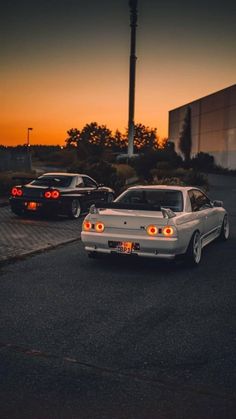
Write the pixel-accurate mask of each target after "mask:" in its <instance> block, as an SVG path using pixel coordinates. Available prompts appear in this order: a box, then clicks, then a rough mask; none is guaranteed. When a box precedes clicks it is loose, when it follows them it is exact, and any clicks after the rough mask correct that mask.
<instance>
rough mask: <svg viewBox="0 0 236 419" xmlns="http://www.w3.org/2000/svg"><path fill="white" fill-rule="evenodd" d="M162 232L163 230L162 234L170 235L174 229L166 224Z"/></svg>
mask: <svg viewBox="0 0 236 419" xmlns="http://www.w3.org/2000/svg"><path fill="white" fill-rule="evenodd" d="M162 232H163V234H164V236H166V237H170V236H173V234H174V229H173V228H172V227H169V226H167V227H165V228H163V230H162Z"/></svg>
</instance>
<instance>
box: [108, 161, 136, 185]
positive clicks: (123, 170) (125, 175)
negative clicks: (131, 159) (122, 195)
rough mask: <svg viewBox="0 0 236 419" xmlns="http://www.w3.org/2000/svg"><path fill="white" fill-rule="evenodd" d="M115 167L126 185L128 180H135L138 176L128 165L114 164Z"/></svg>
mask: <svg viewBox="0 0 236 419" xmlns="http://www.w3.org/2000/svg"><path fill="white" fill-rule="evenodd" d="M113 167H115V169H116V171H117V175H118V177H119V178H120V179H121V180H122V181H123V182H124V183H126V182H127V180H129V179H132V178H135V177H136V176H137V174H136V171H135V170H134V168H133V167H131V166H129V165H128V164H113Z"/></svg>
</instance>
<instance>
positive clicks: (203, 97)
mask: <svg viewBox="0 0 236 419" xmlns="http://www.w3.org/2000/svg"><path fill="white" fill-rule="evenodd" d="M232 87H236V84H232V85H231V86H228V87H225V88H224V89H221V90H217V91H216V92H213V93H210V94H209V95H206V96H202V97H199V98H198V99H194V100H191V102H188V103H185V104H184V105H180V106H177V108H173V109H170V110H169V111H168V112H169V113H170V112H173V111H176V110H177V109H180V108H184V107H185V106H189V105H191V104H192V103H194V102H198V101H199V100H202V99H205V98H206V97H209V96H213V95H217V94H218V93H220V92H223V91H224V90H228V89H232Z"/></svg>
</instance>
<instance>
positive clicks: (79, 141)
mask: <svg viewBox="0 0 236 419" xmlns="http://www.w3.org/2000/svg"><path fill="white" fill-rule="evenodd" d="M67 133H68V135H69V137H68V138H67V139H66V143H67V145H69V144H75V145H76V147H77V149H78V157H79V158H80V159H85V158H89V157H92V156H96V157H101V156H102V154H103V152H104V150H105V149H106V148H107V147H110V143H111V140H112V135H111V134H112V133H111V131H110V130H109V129H108V128H107V127H106V125H98V124H97V123H96V122H91V123H90V124H86V125H85V126H84V128H83V129H82V130H81V131H79V130H78V129H77V128H71V129H70V130H69V131H67Z"/></svg>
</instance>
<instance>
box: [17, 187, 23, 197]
mask: <svg viewBox="0 0 236 419" xmlns="http://www.w3.org/2000/svg"><path fill="white" fill-rule="evenodd" d="M16 194H17V196H22V195H23V191H22V189H18V188H17V193H16Z"/></svg>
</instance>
